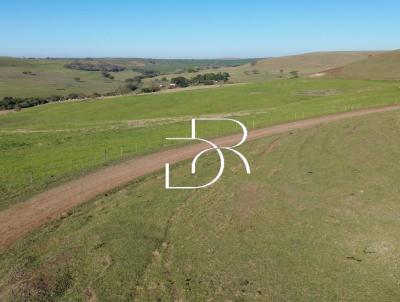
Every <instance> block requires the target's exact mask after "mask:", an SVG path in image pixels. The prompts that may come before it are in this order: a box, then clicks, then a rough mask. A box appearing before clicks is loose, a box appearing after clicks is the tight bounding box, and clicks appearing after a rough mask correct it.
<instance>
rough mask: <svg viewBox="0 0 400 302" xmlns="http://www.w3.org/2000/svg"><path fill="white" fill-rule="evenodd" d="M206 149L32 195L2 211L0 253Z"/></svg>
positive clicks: (223, 141) (124, 166)
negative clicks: (109, 193)
mask: <svg viewBox="0 0 400 302" xmlns="http://www.w3.org/2000/svg"><path fill="white" fill-rule="evenodd" d="M398 109H400V105H392V106H386V107H380V108H370V109H363V110H358V111H352V112H343V113H336V114H331V115H325V116H320V117H315V118H310V119H307V120H300V121H294V122H290V123H285V124H280V125H276V126H271V127H268V128H262V129H256V130H252V131H250V132H249V135H248V139H247V141H253V140H256V139H259V138H263V137H267V136H271V135H276V134H280V133H285V132H289V131H292V130H296V129H304V128H309V127H313V126H316V125H319V124H322V123H326V122H333V121H339V120H342V119H347V118H352V117H358V116H363V115H367V114H371V113H379V112H387V111H392V110H398ZM240 138H241V134H234V135H229V136H225V137H220V138H217V139H214V140H213V141H214V142H215V143H216V144H217V145H219V146H230V145H233V144H235V143H237V142H238V141H239V140H240ZM206 146H207V147H208V145H206V144H204V143H201V144H194V145H188V146H184V147H180V148H176V149H171V150H166V151H159V152H157V153H153V154H150V155H146V156H142V157H140V158H134V159H131V160H129V161H126V162H124V163H121V164H118V165H115V166H110V167H106V168H103V169H100V170H98V171H95V172H93V173H90V174H87V175H85V176H82V177H80V178H78V179H75V180H73V181H70V182H67V183H65V184H63V185H60V186H58V187H55V188H52V189H49V190H47V191H45V192H43V193H40V194H38V195H36V196H33V197H32V198H30V199H28V200H27V201H26V202H21V203H18V204H16V205H14V206H11V207H10V208H8V209H6V210H4V211H2V212H0V230H1V233H0V251H1V250H4V249H6V248H7V247H9V246H10V245H12V244H13V243H14V242H16V241H17V240H18V239H20V238H21V237H23V236H24V235H26V234H28V233H29V232H31V231H32V230H34V229H36V228H38V227H40V226H41V225H43V224H45V223H46V222H49V221H50V220H52V219H55V218H58V217H60V215H61V214H63V213H65V212H67V211H68V210H70V209H71V208H73V207H75V206H77V205H79V204H82V203H84V202H86V201H88V200H91V199H93V198H95V197H96V196H98V195H100V194H103V193H105V192H107V191H110V190H112V189H115V188H118V187H122V186H124V185H126V184H128V183H129V182H132V181H133V180H135V179H138V178H140V177H142V176H145V175H147V174H149V173H152V172H155V171H158V170H160V169H161V168H163V167H164V165H165V163H170V164H174V163H177V162H179V161H182V160H186V159H190V158H193V157H194V156H195V155H196V154H197V153H198V152H200V151H201V150H203V149H204V148H205V147H206Z"/></svg>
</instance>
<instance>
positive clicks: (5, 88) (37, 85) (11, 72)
mask: <svg viewBox="0 0 400 302" xmlns="http://www.w3.org/2000/svg"><path fill="white" fill-rule="evenodd" d="M70 61H71V60H68V59H60V60H55V59H16V58H8V57H0V98H3V97H5V96H13V97H46V96H50V95H56V94H57V95H67V94H69V93H71V92H76V93H79V92H81V93H94V92H99V93H104V92H110V91H113V90H115V89H116V88H117V87H119V86H120V85H121V84H123V83H124V80H125V79H127V78H132V77H133V76H135V75H138V73H137V72H133V71H132V68H134V67H135V68H137V67H139V68H143V69H147V70H155V71H159V72H174V71H176V70H179V69H185V68H188V67H196V66H199V67H203V68H204V67H206V66H213V65H215V66H229V65H236V64H245V63H248V62H249V61H252V59H232V60H150V59H100V61H101V62H108V63H112V64H118V65H123V66H126V68H127V70H125V71H123V72H114V73H112V74H113V75H114V77H115V79H114V80H109V79H106V78H104V77H103V76H102V75H101V73H100V72H98V71H80V70H73V69H68V68H64V65H65V64H66V63H68V62H70ZM24 71H30V72H33V73H35V74H36V75H30V74H23V72H24ZM75 77H79V78H80V79H81V80H80V81H79V82H78V81H76V80H75V79H74V78H75Z"/></svg>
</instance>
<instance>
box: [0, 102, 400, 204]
mask: <svg viewBox="0 0 400 302" xmlns="http://www.w3.org/2000/svg"><path fill="white" fill-rule="evenodd" d="M398 103H399V100H396V101H395V102H393V103H385V105H391V104H398ZM382 105H383V104H382ZM366 107H368V106H365V105H362V104H360V105H343V107H342V108H341V110H338V106H337V105H332V106H326V108H324V110H321V109H315V110H308V111H305V110H293V111H292V112H290V113H285V112H273V111H272V112H270V113H264V114H259V115H252V116H242V117H238V119H239V120H241V121H242V122H243V123H245V125H246V126H247V127H248V129H249V130H251V129H256V128H260V127H265V126H268V125H273V124H277V123H283V122H286V121H296V120H301V119H306V118H310V117H315V116H317V115H321V114H332V113H337V112H340V111H341V112H347V111H355V110H360V109H363V108H366ZM369 107H371V106H369ZM185 125H186V126H185V127H183V131H180V133H168V131H167V130H168V129H165V130H166V131H164V132H163V131H161V132H160V133H159V135H158V136H157V137H156V138H153V139H150V138H149V139H147V140H146V139H141V140H140V141H135V139H134V138H133V140H132V142H131V143H129V144H128V143H127V144H123V145H121V144H115V145H114V144H113V143H112V142H111V143H110V144H109V145H105V146H98V147H97V148H94V147H93V146H90V149H85V146H78V147H76V148H70V149H67V150H65V154H60V156H59V158H58V159H56V160H51V161H44V162H43V164H39V165H36V166H31V167H19V165H18V163H17V162H16V163H15V165H8V166H9V167H10V166H11V167H12V168H8V170H7V168H3V169H2V170H1V172H0V194H1V195H0V196H1V198H0V199H3V200H5V199H12V198H14V197H15V196H18V195H21V194H24V193H26V192H29V191H32V190H36V189H40V188H41V187H45V186H46V185H48V184H51V183H56V182H59V181H62V180H63V179H65V180H67V179H70V178H73V177H76V176H77V175H85V174H86V173H88V172H91V171H93V170H95V169H97V168H99V167H102V166H104V165H108V164H111V163H116V162H120V161H124V160H127V159H130V158H133V157H135V156H140V155H143V154H146V153H150V152H154V151H156V150H162V149H165V148H171V147H173V146H177V143H176V141H169V140H166V139H165V138H167V137H188V136H189V135H190V134H189V133H190V123H189V122H187V123H185ZM238 130H239V127H238V126H235V128H232V125H223V124H215V125H211V126H206V127H202V128H201V127H199V132H200V133H199V136H201V137H203V138H211V137H217V136H220V135H223V134H229V133H233V132H238ZM178 144H184V142H181V143H178Z"/></svg>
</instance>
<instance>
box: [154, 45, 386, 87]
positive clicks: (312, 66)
mask: <svg viewBox="0 0 400 302" xmlns="http://www.w3.org/2000/svg"><path fill="white" fill-rule="evenodd" d="M378 53H380V52H364V51H336V52H313V53H306V54H301V55H294V56H284V57H276V58H268V59H263V60H259V61H257V62H251V63H248V64H243V65H241V66H237V67H222V68H220V69H218V71H221V72H228V73H229V74H230V75H231V79H230V80H231V81H232V82H234V83H245V82H260V81H265V80H270V79H275V78H277V77H283V78H287V77H290V74H289V73H290V72H291V71H294V70H295V71H298V72H299V75H309V74H312V73H316V72H320V71H324V70H327V69H331V68H337V67H341V66H344V65H347V64H350V63H354V62H357V61H361V60H363V59H366V58H368V56H369V55H371V54H378ZM205 72H215V71H214V70H212V69H210V70H205V71H201V72H199V73H205ZM196 74H197V73H183V74H182V76H185V77H188V78H190V77H193V76H195V75H196ZM173 76H175V75H168V76H167V78H171V77H173ZM160 78H161V77H160ZM149 81H151V79H149Z"/></svg>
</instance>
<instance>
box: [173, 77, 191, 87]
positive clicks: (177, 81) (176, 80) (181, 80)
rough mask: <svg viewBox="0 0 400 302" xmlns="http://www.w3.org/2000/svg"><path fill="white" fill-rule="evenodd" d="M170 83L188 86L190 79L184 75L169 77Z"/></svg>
mask: <svg viewBox="0 0 400 302" xmlns="http://www.w3.org/2000/svg"><path fill="white" fill-rule="evenodd" d="M171 83H172V84H175V85H176V86H179V87H188V86H189V85H190V80H189V79H187V78H185V77H176V78H172V79H171Z"/></svg>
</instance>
